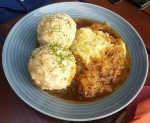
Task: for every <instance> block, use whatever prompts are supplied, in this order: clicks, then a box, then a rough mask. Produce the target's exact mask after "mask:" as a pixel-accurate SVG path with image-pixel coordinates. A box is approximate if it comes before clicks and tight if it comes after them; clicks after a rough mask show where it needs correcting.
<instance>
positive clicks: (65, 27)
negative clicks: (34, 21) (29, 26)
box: [28, 14, 131, 102]
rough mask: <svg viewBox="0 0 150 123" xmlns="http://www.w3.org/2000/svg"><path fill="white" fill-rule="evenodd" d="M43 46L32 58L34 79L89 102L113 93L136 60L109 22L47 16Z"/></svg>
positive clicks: (57, 92)
mask: <svg viewBox="0 0 150 123" xmlns="http://www.w3.org/2000/svg"><path fill="white" fill-rule="evenodd" d="M37 33H38V35H37V36H38V41H39V44H40V47H39V48H36V49H35V50H34V51H33V53H32V55H31V57H30V59H29V63H28V71H29V73H30V75H31V78H32V81H33V82H34V83H35V84H36V85H38V86H39V87H40V88H41V89H42V90H45V91H46V92H48V93H49V94H52V95H54V96H57V97H60V98H63V99H66V100H71V101H76V102H87V101H94V100H97V99H101V98H103V97H106V96H108V95H110V94H112V93H113V92H114V91H115V90H117V89H118V88H119V87H120V86H121V85H123V83H124V82H125V80H126V79H127V77H128V75H129V72H130V66H131V60H130V54H129V50H128V47H127V44H126V43H125V42H124V40H123V39H122V37H121V36H120V35H119V34H118V33H117V32H116V31H114V30H113V29H112V28H111V27H110V24H109V23H101V22H97V21H94V20H89V19H74V20H73V19H72V18H71V17H70V16H69V15H66V14H52V15H47V16H44V17H42V19H41V21H40V22H39V24H38V27H37Z"/></svg>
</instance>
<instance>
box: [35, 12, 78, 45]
mask: <svg viewBox="0 0 150 123" xmlns="http://www.w3.org/2000/svg"><path fill="white" fill-rule="evenodd" d="M75 34H76V23H75V21H74V20H73V19H72V18H71V17H70V16H69V15H67V14H52V15H47V16H43V17H42V19H41V21H40V22H39V24H38V27H37V36H38V41H39V44H40V46H42V45H45V44H49V43H50V44H53V43H55V44H56V43H57V44H59V45H61V46H62V47H66V48H69V47H70V46H71V44H72V42H73V40H74V38H75Z"/></svg>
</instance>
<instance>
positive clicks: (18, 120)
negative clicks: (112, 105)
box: [0, 0, 150, 123]
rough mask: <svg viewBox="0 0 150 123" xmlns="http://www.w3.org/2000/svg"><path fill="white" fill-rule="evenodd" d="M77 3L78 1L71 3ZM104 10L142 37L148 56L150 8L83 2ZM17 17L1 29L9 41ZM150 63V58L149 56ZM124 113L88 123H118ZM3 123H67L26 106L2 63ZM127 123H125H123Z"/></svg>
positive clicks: (0, 119) (98, 0)
mask: <svg viewBox="0 0 150 123" xmlns="http://www.w3.org/2000/svg"><path fill="white" fill-rule="evenodd" d="M64 1H69V0H55V2H64ZM70 1H78V0H70ZM80 2H87V3H92V4H96V5H99V6H102V7H105V8H107V9H109V10H112V11H113V12H115V13H117V14H119V15H120V16H122V17H123V18H125V19H126V20H127V21H128V22H129V23H130V24H131V25H132V26H133V27H134V28H135V29H136V30H137V31H138V33H139V34H140V35H141V37H142V39H143V41H144V43H145V45H146V47H147V51H148V53H150V41H149V40H150V6H149V7H147V8H145V9H143V10H139V8H137V7H136V6H134V5H132V4H131V3H129V2H127V1H124V0H123V1H122V2H120V3H118V4H112V3H110V2H109V1H108V0H80ZM21 17H22V16H20V17H17V18H15V19H13V20H10V21H8V22H6V23H4V24H1V25H0V33H1V34H2V35H3V36H4V37H6V36H7V34H8V33H9V31H10V30H11V28H12V27H13V26H14V24H15V23H16V22H17V21H18V20H19V19H20V18H21ZM2 48H3V44H2V43H0V58H1V59H2ZM149 59H150V56H149ZM145 85H150V72H149V73H148V77H147V80H146V82H145ZM122 112H123V110H122V111H120V112H118V113H116V114H113V115H111V116H109V117H106V118H104V119H100V120H96V121H88V122H87V123H91V122H92V123H93V122H94V123H115V120H116V119H117V117H118V116H119V115H120V113H122ZM0 122H1V123H65V122H66V121H62V120H59V119H55V118H52V117H49V116H46V115H44V114H42V113H40V112H38V111H36V110H35V109H33V108H31V107H30V106H29V105H27V104H26V103H25V102H23V101H22V100H21V99H20V98H19V97H18V96H17V95H16V94H15V93H14V91H13V90H12V88H11V87H10V85H9V83H8V82H7V80H6V77H5V75H4V72H3V68H2V60H1V61H0ZM124 122H125V121H124ZM80 123H82V122H80Z"/></svg>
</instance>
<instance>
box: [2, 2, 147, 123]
mask: <svg viewBox="0 0 150 123" xmlns="http://www.w3.org/2000/svg"><path fill="white" fill-rule="evenodd" d="M52 13H66V14H69V15H70V16H71V17H73V18H89V19H94V20H97V21H102V22H106V21H108V22H109V23H110V24H111V26H112V27H113V28H114V29H115V30H116V31H117V32H119V33H120V34H121V36H122V37H123V38H124V40H125V41H126V43H127V45H128V47H129V49H130V53H131V57H132V67H131V72H130V75H129V78H128V80H127V81H126V83H125V84H124V85H123V86H122V87H121V88H120V89H119V90H118V91H116V92H115V93H114V94H112V96H110V97H108V98H105V99H103V100H101V101H96V102H93V103H86V104H76V103H69V102H67V101H63V100H61V99H58V98H56V97H53V96H50V95H48V94H47V93H45V92H43V91H41V90H40V89H39V88H38V87H36V86H35V85H34V84H32V82H31V79H30V76H29V74H28V71H27V64H28V60H29V57H30V55H31V52H32V51H33V50H34V49H35V47H36V46H37V35H36V28H37V24H38V22H39V20H40V18H41V17H42V16H43V15H47V14H52ZM2 63H3V69H4V72H5V75H6V78H7V80H8V82H9V84H10V85H11V87H12V88H13V90H14V91H15V92H16V94H17V95H18V96H19V97H20V98H21V99H22V100H24V101H25V102H26V103H27V104H28V105H30V106H31V107H33V108H34V109H36V110H38V111H40V112H42V113H44V114H46V115H49V116H52V117H55V118H59V119H63V120H71V121H88V120H95V119H100V118H104V117H106V116H109V115H111V114H113V113H116V112H118V111H119V110H121V109H123V108H124V107H125V106H127V105H128V104H129V103H130V102H131V101H132V100H133V99H134V98H135V97H136V96H137V94H138V93H139V92H140V90H141V88H142V87H143V85H144V82H145V80H146V76H147V73H148V56H147V53H146V49H145V46H144V43H143V41H142V39H141V37H140V36H139V34H138V33H137V31H136V30H135V29H134V28H133V27H132V26H131V25H130V24H129V23H128V22H127V21H126V20H124V19H123V18H122V17H120V16H119V15H117V14H115V13H113V12H111V11H110V10H108V9H105V8H103V7H100V6H96V5H92V4H87V3H81V2H64V3H56V4H51V5H48V6H45V7H42V8H39V9H37V10H35V11H33V12H31V13H29V14H27V15H26V16H25V17H23V18H22V19H21V20H20V21H19V22H18V23H17V24H16V25H15V26H14V27H13V29H12V30H11V31H10V33H9V35H8V36H7V39H6V41H5V44H4V47H3V55H2Z"/></svg>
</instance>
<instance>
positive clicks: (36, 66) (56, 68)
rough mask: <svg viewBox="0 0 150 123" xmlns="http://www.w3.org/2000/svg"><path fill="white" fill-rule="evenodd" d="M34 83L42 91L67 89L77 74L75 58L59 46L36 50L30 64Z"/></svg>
mask: <svg viewBox="0 0 150 123" xmlns="http://www.w3.org/2000/svg"><path fill="white" fill-rule="evenodd" d="M28 71H29V73H30V75H31V78H32V81H33V82H34V83H35V84H36V85H38V86H39V87H40V88H41V89H42V90H60V89H65V88H66V87H67V86H69V85H70V84H71V80H72V79H73V78H74V76H75V73H76V64H75V58H74V56H73V55H72V53H71V52H70V50H69V49H64V48H62V47H60V46H59V45H57V44H53V45H44V46H41V47H39V48H36V49H35V50H34V51H33V53H32V55H31V57H30V59H29V63H28Z"/></svg>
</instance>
